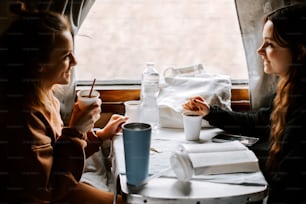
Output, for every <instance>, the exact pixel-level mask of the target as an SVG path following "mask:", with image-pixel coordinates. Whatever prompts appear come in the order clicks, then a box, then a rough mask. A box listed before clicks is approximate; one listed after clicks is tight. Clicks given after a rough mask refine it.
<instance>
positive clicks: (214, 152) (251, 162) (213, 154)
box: [180, 141, 260, 175]
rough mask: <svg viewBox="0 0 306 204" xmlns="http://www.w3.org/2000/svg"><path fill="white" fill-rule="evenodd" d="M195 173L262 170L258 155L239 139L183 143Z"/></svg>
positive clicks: (182, 148)
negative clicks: (221, 141)
mask: <svg viewBox="0 0 306 204" xmlns="http://www.w3.org/2000/svg"><path fill="white" fill-rule="evenodd" d="M180 151H182V152H186V153H187V155H188V157H189V160H190V162H191V165H192V168H193V171H194V175H203V174H224V173H238V172H256V171H260V169H259V164H258V159H257V157H256V155H255V154H254V153H253V152H252V151H251V150H249V149H248V148H247V147H246V146H244V145H243V144H241V143H240V142H238V141H232V142H225V143H203V144H182V145H181V146H180Z"/></svg>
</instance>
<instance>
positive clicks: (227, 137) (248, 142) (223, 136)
mask: <svg viewBox="0 0 306 204" xmlns="http://www.w3.org/2000/svg"><path fill="white" fill-rule="evenodd" d="M234 140H238V141H239V142H241V143H242V144H244V145H245V146H252V145H254V144H255V143H256V142H257V141H258V140H259V138H256V137H247V136H242V135H233V134H229V133H219V134H217V135H216V136H214V137H213V138H212V141H213V142H228V141H234Z"/></svg>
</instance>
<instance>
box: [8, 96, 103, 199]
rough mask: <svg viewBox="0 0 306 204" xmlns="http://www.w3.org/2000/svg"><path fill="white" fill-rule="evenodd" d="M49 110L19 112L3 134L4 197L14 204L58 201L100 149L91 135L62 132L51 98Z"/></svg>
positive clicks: (33, 109) (57, 109)
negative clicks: (4, 136)
mask: <svg viewBox="0 0 306 204" xmlns="http://www.w3.org/2000/svg"><path fill="white" fill-rule="evenodd" d="M49 109H50V110H47V108H45V107H34V108H31V109H30V110H28V111H23V113H22V114H21V117H13V118H10V119H9V121H10V124H12V121H11V120H15V124H16V125H15V126H14V125H13V126H12V125H10V127H12V128H11V129H9V130H8V131H6V132H8V134H9V137H8V145H7V152H8V157H7V164H8V165H7V167H8V169H7V171H8V177H7V178H6V179H8V188H7V192H6V193H7V195H8V199H9V200H11V201H12V202H14V203H19V202H20V201H30V202H33V201H35V203H51V202H52V201H57V200H60V199H61V198H62V197H63V196H65V194H66V193H67V192H68V191H69V189H71V188H74V186H75V185H76V184H77V183H78V182H79V180H80V178H81V175H82V172H83V168H84V163H85V159H86V157H88V156H90V155H91V154H93V153H94V152H96V151H98V150H99V147H100V145H101V141H99V140H98V139H97V138H96V137H95V136H94V135H93V134H92V133H88V134H87V135H84V136H83V137H81V138H79V136H80V135H78V134H75V133H74V132H73V131H70V130H71V129H68V131H63V132H62V129H63V127H62V124H63V123H62V119H61V116H60V106H59V102H58V100H57V99H56V98H55V97H54V98H53V100H52V101H51V102H50V104H49ZM15 115H16V114H15ZM66 130H67V129H66Z"/></svg>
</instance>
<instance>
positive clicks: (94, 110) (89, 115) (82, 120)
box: [69, 100, 101, 133]
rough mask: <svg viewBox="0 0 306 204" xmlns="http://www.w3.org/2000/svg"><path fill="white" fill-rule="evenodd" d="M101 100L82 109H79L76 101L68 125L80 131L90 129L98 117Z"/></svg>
mask: <svg viewBox="0 0 306 204" xmlns="http://www.w3.org/2000/svg"><path fill="white" fill-rule="evenodd" d="M100 113H101V100H97V102H95V103H93V104H91V105H89V106H87V107H86V109H84V110H80V108H79V106H78V104H77V103H75V104H74V107H73V111H72V115H71V119H70V122H69V127H71V128H76V129H77V130H78V131H80V132H83V133H85V132H88V131H90V130H92V128H93V127H94V124H95V122H96V121H97V120H98V119H99V118H100Z"/></svg>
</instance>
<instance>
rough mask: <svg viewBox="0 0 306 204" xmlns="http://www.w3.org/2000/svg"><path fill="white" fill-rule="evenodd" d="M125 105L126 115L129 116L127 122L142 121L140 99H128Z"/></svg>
mask: <svg viewBox="0 0 306 204" xmlns="http://www.w3.org/2000/svg"><path fill="white" fill-rule="evenodd" d="M124 107H125V116H128V117H129V119H128V120H127V123H131V122H140V113H141V112H140V111H141V101H139V100H132V101H126V102H124Z"/></svg>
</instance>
